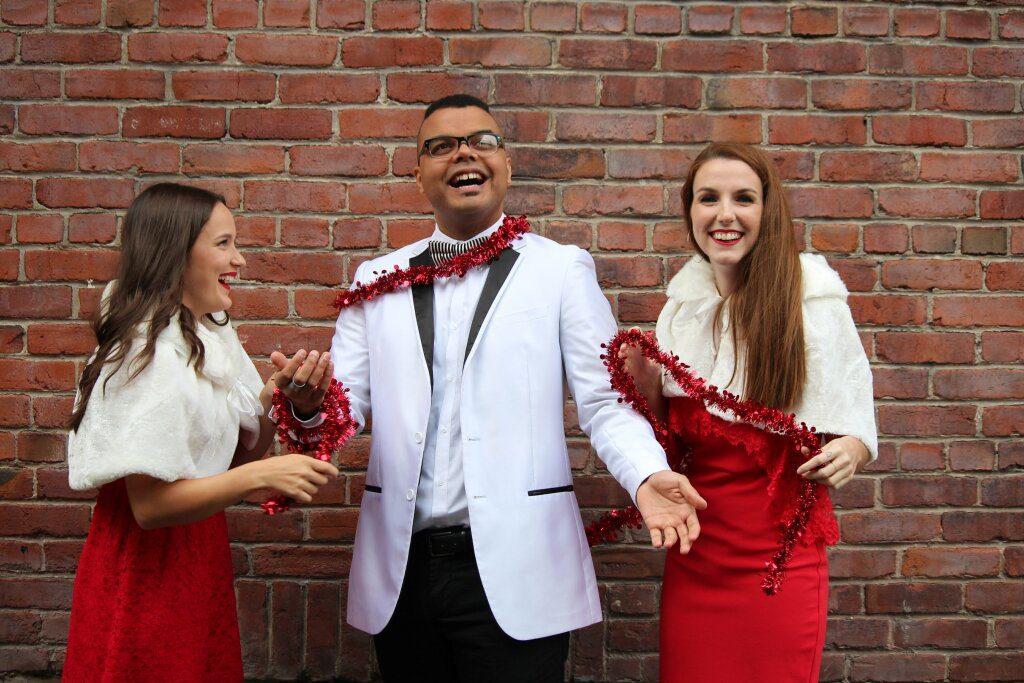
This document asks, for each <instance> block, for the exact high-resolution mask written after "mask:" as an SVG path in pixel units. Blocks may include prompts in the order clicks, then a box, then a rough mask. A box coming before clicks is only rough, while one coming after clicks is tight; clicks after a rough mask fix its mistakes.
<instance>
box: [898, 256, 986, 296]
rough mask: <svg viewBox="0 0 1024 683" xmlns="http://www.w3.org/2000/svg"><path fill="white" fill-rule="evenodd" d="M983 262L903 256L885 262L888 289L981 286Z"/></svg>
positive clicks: (948, 288) (977, 287)
mask: <svg viewBox="0 0 1024 683" xmlns="http://www.w3.org/2000/svg"><path fill="white" fill-rule="evenodd" d="M981 281H982V270H981V264H980V263H978V262H977V261H974V260H948V261H947V260H937V259H900V260H896V261H887V262H886V263H884V264H882V286H884V287H885V288H886V289H888V290H892V289H898V288H906V289H920V290H930V289H942V290H950V289H981Z"/></svg>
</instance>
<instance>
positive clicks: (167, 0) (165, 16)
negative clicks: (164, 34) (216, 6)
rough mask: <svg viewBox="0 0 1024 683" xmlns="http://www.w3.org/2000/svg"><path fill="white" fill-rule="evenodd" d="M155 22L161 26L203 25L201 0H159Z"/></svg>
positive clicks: (204, 21) (204, 11) (204, 20)
mask: <svg viewBox="0 0 1024 683" xmlns="http://www.w3.org/2000/svg"><path fill="white" fill-rule="evenodd" d="M158 6H159V11H158V12H157V23H159V24H160V25H161V26H205V25H206V3H205V2H203V0H160V3H159V5H158Z"/></svg>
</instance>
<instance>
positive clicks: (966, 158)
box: [921, 152, 1020, 183]
mask: <svg viewBox="0 0 1024 683" xmlns="http://www.w3.org/2000/svg"><path fill="white" fill-rule="evenodd" d="M1019 177H1020V159H1019V158H1018V157H1017V156H1016V155H1014V154H947V153H941V152H924V153H923V154H921V180H930V181H937V182H967V183H985V182H993V183H1006V182H1014V181H1016V180H1017V179H1018V178H1019Z"/></svg>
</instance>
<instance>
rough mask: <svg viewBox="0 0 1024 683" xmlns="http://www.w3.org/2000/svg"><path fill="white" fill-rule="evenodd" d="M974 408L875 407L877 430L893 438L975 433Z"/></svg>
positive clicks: (959, 406)
mask: <svg viewBox="0 0 1024 683" xmlns="http://www.w3.org/2000/svg"><path fill="white" fill-rule="evenodd" d="M975 412H976V411H975V408H974V406H967V405H896V404H886V405H881V406H879V407H878V431H879V433H880V434H891V435H894V436H899V435H905V436H918V437H920V436H946V435H949V436H955V435H960V434H974V433H975V429H976V428H975Z"/></svg>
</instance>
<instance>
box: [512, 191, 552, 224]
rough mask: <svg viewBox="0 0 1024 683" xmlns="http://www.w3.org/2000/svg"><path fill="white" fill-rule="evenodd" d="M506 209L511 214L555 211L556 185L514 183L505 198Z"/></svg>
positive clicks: (534, 213)
mask: <svg viewBox="0 0 1024 683" xmlns="http://www.w3.org/2000/svg"><path fill="white" fill-rule="evenodd" d="M505 210H506V211H507V212H508V213H509V214H511V215H517V214H525V215H528V216H541V215H544V214H550V213H554V210H555V186H554V185H536V184H531V185H518V186H517V185H513V186H512V187H511V188H509V192H508V196H507V197H506V198H505Z"/></svg>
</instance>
